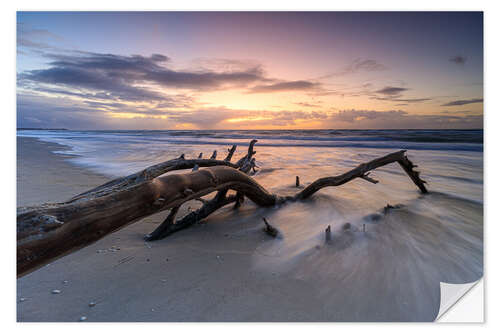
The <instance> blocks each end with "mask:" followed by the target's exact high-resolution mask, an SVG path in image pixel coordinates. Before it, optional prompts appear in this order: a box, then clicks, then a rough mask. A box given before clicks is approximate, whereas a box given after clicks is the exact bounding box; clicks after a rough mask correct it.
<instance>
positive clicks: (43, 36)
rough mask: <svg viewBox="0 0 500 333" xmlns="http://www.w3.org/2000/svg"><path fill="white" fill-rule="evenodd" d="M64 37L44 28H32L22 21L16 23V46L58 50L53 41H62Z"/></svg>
mask: <svg viewBox="0 0 500 333" xmlns="http://www.w3.org/2000/svg"><path fill="white" fill-rule="evenodd" d="M62 41H64V39H63V38H62V37H61V36H59V35H56V34H54V33H52V32H50V31H48V30H45V29H34V28H31V27H28V26H26V25H25V24H23V23H22V22H18V24H17V48H18V52H22V51H20V50H19V49H20V48H28V49H31V50H59V48H58V47H56V46H54V45H53V44H52V43H54V42H56V43H57V42H62Z"/></svg>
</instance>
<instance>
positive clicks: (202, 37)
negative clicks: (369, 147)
mask: <svg viewBox="0 0 500 333" xmlns="http://www.w3.org/2000/svg"><path fill="white" fill-rule="evenodd" d="M16 71H17V126H18V128H19V127H35V128H68V129H122V130H123V129H151V130H160V129H175V130H183V129H322V128H329V129H411V128H418V129H425V128H436V129H448V128H476V129H477V128H483V14H482V13H481V12H361V13H359V12H18V13H17V66H16Z"/></svg>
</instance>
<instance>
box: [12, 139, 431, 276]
mask: <svg viewBox="0 0 500 333" xmlns="http://www.w3.org/2000/svg"><path fill="white" fill-rule="evenodd" d="M256 142H257V140H252V141H251V142H250V145H249V148H248V152H247V154H246V155H245V156H244V157H243V158H241V159H240V160H239V161H238V162H237V163H234V164H233V163H231V162H230V160H231V158H232V156H233V154H234V152H235V150H236V146H233V147H232V148H231V149H229V151H228V155H227V157H226V158H225V159H224V160H217V159H216V156H217V153H216V152H214V153H213V154H212V156H211V158H210V159H202V158H201V157H202V154H200V155H199V157H198V158H197V159H191V160H189V159H186V158H185V156H184V154H183V155H181V156H180V157H179V158H177V159H174V160H170V161H166V162H163V163H160V164H157V165H154V166H152V167H149V168H147V169H144V170H142V171H141V172H138V173H135V174H133V175H130V176H127V177H122V178H118V179H115V180H113V181H110V182H108V183H106V184H103V185H101V186H98V187H96V188H94V189H92V190H90V191H87V192H84V193H82V194H79V195H77V196H75V197H73V198H71V199H70V200H68V201H66V202H62V203H56V204H44V205H41V206H37V207H21V208H18V214H17V274H18V277H19V276H22V275H24V274H27V273H29V272H31V271H33V270H35V269H37V268H39V267H41V266H43V265H45V264H47V263H49V262H51V261H53V260H55V259H57V258H58V257H61V256H64V255H66V254H69V253H71V252H74V251H76V250H78V249H80V248H82V247H85V246H87V245H89V244H91V243H93V242H95V241H97V240H99V239H100V238H102V237H104V236H106V235H107V234H109V233H112V232H114V231H117V230H119V229H121V228H123V227H125V226H127V225H129V224H131V223H134V222H136V221H139V220H140V219H142V218H144V217H146V216H149V215H152V214H155V213H158V212H160V211H164V210H169V209H170V214H169V215H168V217H167V218H166V219H165V221H164V222H163V223H162V224H161V225H160V226H159V227H158V228H157V229H156V230H155V231H153V232H152V233H151V234H149V235H147V236H146V240H155V239H161V238H164V237H165V236H168V235H170V234H172V233H174V232H176V231H179V230H181V229H184V228H186V227H189V226H191V225H193V224H195V223H197V222H199V221H201V220H202V219H204V218H206V217H207V216H209V215H210V214H212V213H213V212H215V211H216V210H218V209H219V208H221V207H223V206H226V205H228V204H231V203H234V204H235V208H237V207H239V206H240V205H241V204H242V202H243V199H244V197H247V198H249V199H250V200H251V201H253V202H254V203H255V204H257V205H259V206H263V207H271V206H274V205H278V204H283V203H286V202H290V201H296V200H303V199H306V198H308V197H310V196H311V195H313V194H314V193H315V192H317V191H319V190H320V189H322V188H324V187H328V186H339V185H342V184H345V183H347V182H349V181H351V180H353V179H356V178H361V179H363V180H367V181H370V182H372V183H376V182H377V181H375V180H373V179H372V178H370V177H368V174H369V171H370V170H373V169H376V168H379V167H382V166H384V165H387V164H390V163H394V162H397V163H398V164H399V165H400V166H401V167H402V168H403V169H404V170H405V172H406V173H407V174H408V176H409V177H410V179H411V180H412V181H413V182H414V183H415V185H416V186H417V187H418V188H419V189H420V191H421V192H422V193H427V189H426V188H425V185H424V183H425V182H424V181H423V180H421V179H420V177H419V173H418V172H417V171H415V170H413V169H414V167H415V166H414V165H413V164H412V162H411V161H410V160H408V158H407V157H406V156H405V151H404V150H401V151H398V152H395V153H392V154H388V155H386V156H383V157H381V158H378V159H375V160H372V161H370V162H368V163H363V164H361V165H359V166H358V167H356V168H354V169H352V170H350V171H348V172H346V173H344V174H341V175H338V176H334V177H325V178H320V179H317V180H316V181H314V182H313V183H311V184H310V185H308V186H306V187H304V188H303V189H302V190H301V191H299V192H297V193H296V194H295V195H294V196H280V195H277V194H272V193H270V192H268V191H267V190H266V189H265V188H263V187H262V186H261V185H259V184H258V183H257V182H256V181H255V180H254V179H253V178H252V177H250V176H249V173H250V172H251V171H254V172H255V171H256V164H255V158H254V157H253V155H254V154H255V153H256V152H255V151H254V145H255V143H256ZM201 167H203V169H198V168H201ZM186 169H192V170H195V171H190V172H188V173H184V174H171V175H166V176H162V177H159V176H161V175H162V174H164V173H167V172H169V171H173V170H186ZM229 190H233V191H236V194H233V195H228V191H229ZM212 192H217V193H216V195H215V196H214V197H213V198H212V199H211V200H205V199H203V198H202V197H203V196H206V195H207V194H210V193H212ZM190 200H199V201H201V202H203V205H202V207H201V208H199V209H197V210H195V211H192V212H190V213H189V214H187V215H186V216H184V217H183V218H181V219H179V220H176V215H177V212H178V210H179V208H180V206H181V205H182V204H184V203H185V202H188V201H190ZM266 224H267V223H266ZM267 225H268V224H267Z"/></svg>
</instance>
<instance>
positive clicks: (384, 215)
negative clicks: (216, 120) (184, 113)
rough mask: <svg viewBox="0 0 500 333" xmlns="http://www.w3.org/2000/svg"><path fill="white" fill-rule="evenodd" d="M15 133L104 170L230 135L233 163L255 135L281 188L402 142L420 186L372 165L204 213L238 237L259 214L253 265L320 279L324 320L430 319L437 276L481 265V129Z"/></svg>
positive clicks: (202, 148) (261, 173)
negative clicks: (364, 174)
mask: <svg viewBox="0 0 500 333" xmlns="http://www.w3.org/2000/svg"><path fill="white" fill-rule="evenodd" d="M17 136H18V137H31V138H37V139H38V140H41V141H46V142H52V143H58V144H61V145H63V146H65V148H64V149H60V150H56V151H55V153H58V154H65V155H68V154H69V155H72V156H73V158H71V159H69V161H70V163H74V164H76V165H78V166H80V167H83V168H86V169H88V170H91V171H93V172H96V173H100V174H103V175H106V176H110V177H120V176H125V175H128V174H131V173H134V172H137V171H140V170H142V169H143V168H145V167H148V166H150V165H153V164H156V163H160V162H163V161H165V160H169V159H172V158H176V157H178V156H180V155H181V154H185V156H186V158H195V157H198V155H199V154H200V153H203V156H205V157H207V158H208V157H210V156H211V155H212V153H213V151H214V150H215V151H217V156H218V157H219V158H222V157H225V155H226V153H227V149H228V148H230V147H231V146H232V145H233V144H236V145H237V146H238V147H237V150H236V153H235V156H234V157H233V160H234V161H236V160H237V159H238V158H240V157H241V156H243V155H244V154H245V153H246V150H247V147H248V142H249V141H250V140H252V139H257V140H258V142H257V144H256V145H255V150H256V151H257V154H256V155H255V158H256V162H257V166H258V171H257V173H256V174H255V175H253V177H254V178H255V179H256V180H257V181H258V182H259V183H260V184H261V185H262V186H264V187H265V188H266V189H268V190H269V191H270V192H273V193H278V194H282V195H290V194H293V193H295V192H296V191H298V190H299V189H298V188H297V187H296V186H295V178H296V176H299V178H300V182H301V186H304V185H307V184H309V183H311V182H313V181H314V180H315V179H317V178H320V177H326V176H335V175H339V174H342V173H344V172H346V171H348V170H350V169H351V168H354V167H356V166H357V165H359V164H360V163H364V162H367V161H370V160H372V159H374V158H377V157H380V156H383V155H385V154H388V153H391V152H394V151H398V150H401V149H405V150H407V156H408V157H409V159H410V160H411V161H412V162H413V163H414V164H416V165H418V168H417V169H418V170H419V171H420V172H421V178H422V179H424V180H425V181H427V186H428V189H429V194H425V195H424V194H421V193H420V192H419V191H418V188H417V187H416V186H415V185H414V184H413V183H412V182H411V180H410V179H409V178H408V176H407V175H406V174H405V173H404V171H403V170H402V169H401V168H400V167H399V165H397V163H395V164H393V165H387V166H384V167H381V168H379V169H376V170H373V171H372V173H371V174H370V177H372V178H374V179H376V180H378V181H379V183H377V184H372V183H370V182H367V181H365V180H363V179H356V180H354V181H351V182H349V183H347V184H345V185H343V186H339V187H329V188H324V189H322V190H321V191H319V192H317V193H316V194H315V195H314V196H313V197H311V198H310V199H308V200H306V201H304V202H297V203H292V204H287V205H285V206H283V207H275V208H260V207H257V206H256V205H254V204H252V203H248V202H247V203H246V204H245V205H244V206H243V208H242V214H240V215H238V214H236V215H235V214H234V213H233V212H231V211H230V208H226V209H225V210H221V211H220V212H218V213H216V214H214V215H213V216H211V217H210V218H209V219H208V222H214V223H217V222H219V223H220V222H221V221H224V223H226V222H227V223H231V228H233V229H232V230H233V231H234V233H235V234H236V235H239V237H245V235H246V234H248V233H252V232H261V228H262V221H261V218H262V217H266V219H267V220H268V221H270V222H272V224H273V225H274V226H275V227H277V228H278V229H279V231H280V237H279V239H277V240H273V241H268V242H263V243H262V244H258V245H256V248H255V252H254V254H253V265H254V268H255V269H256V270H263V271H266V270H268V271H269V270H272V271H273V272H279V273H282V274H288V275H289V276H293V277H295V278H296V279H298V280H299V281H308V282H311V283H312V282H314V283H316V284H318V285H320V286H323V287H322V288H320V290H322V292H321V293H318V295H317V297H318V300H319V301H321V302H323V304H324V306H325V311H329V310H331V312H332V320H339V321H430V320H434V319H435V318H436V316H437V314H438V312H439V305H440V300H441V295H440V282H446V283H470V282H474V281H477V280H478V279H480V278H481V277H482V275H483V191H484V187H483V130H333V129H332V130H246V131H243V130H196V131H194V130H193V131H187V130H182V131H180V130H178V131H175V130H171V131H170V130H168V131H167V130H166V131H147V130H143V131H73V130H19V131H18V132H17ZM387 205H390V206H392V207H395V208H389V209H387V208H386V207H387ZM347 225H348V226H349V227H348V228H347V227H346V226H347ZM328 226H330V227H331V230H332V240H331V241H330V242H326V240H325V229H326V228H327V227H328ZM183 232H189V231H188V230H186V231H183ZM339 304H342V307H339ZM380 304H384V306H380Z"/></svg>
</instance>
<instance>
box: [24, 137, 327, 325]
mask: <svg viewBox="0 0 500 333" xmlns="http://www.w3.org/2000/svg"><path fill="white" fill-rule="evenodd" d="M17 140H18V143H17V144H18V155H17V156H18V157H17V163H18V179H17V184H18V193H17V198H18V204H17V205H18V206H21V205H32V204H38V203H42V202H57V201H61V200H64V199H67V198H69V197H71V196H73V195H75V194H78V193H80V192H83V191H85V190H87V189H90V188H92V187H94V186H97V185H99V184H102V183H104V182H105V181H107V180H108V178H107V177H105V176H101V175H98V174H93V173H91V172H89V171H87V170H84V169H82V168H79V167H76V166H74V165H72V164H70V163H68V159H69V158H71V156H65V155H60V154H54V153H51V150H53V149H54V148H56V149H57V150H63V149H65V147H63V146H59V147H56V146H57V145H54V144H49V143H44V142H40V141H37V140H35V139H29V138H18V139H17ZM248 206H249V205H245V206H244V207H243V209H242V210H241V211H240V212H239V214H243V215H244V214H245V209H253V208H252V207H251V206H250V207H248ZM225 214H233V213H232V212H231V210H230V209H229V208H228V209H226V210H225ZM165 215H166V212H164V213H161V214H158V215H155V216H150V217H148V218H146V219H144V220H142V221H140V222H138V223H135V224H132V225H130V226H128V227H126V228H124V229H121V230H120V231H118V232H115V233H113V234H111V235H108V236H107V237H105V238H103V239H101V240H100V241H98V242H96V243H94V244H92V245H90V246H88V247H86V248H84V249H82V250H80V251H77V252H75V253H72V254H70V255H67V256H65V257H63V258H61V259H59V260H57V261H55V262H53V263H51V264H49V265H47V266H45V267H43V268H41V269H39V270H37V271H34V272H32V273H30V274H28V275H26V276H24V277H22V278H20V279H18V280H17V320H18V321H49V322H51V321H68V322H74V321H79V320H80V318H81V317H83V316H85V317H86V318H87V319H86V320H87V321H128V322H131V321H329V320H331V313H332V311H334V309H328V308H325V307H324V305H323V303H322V302H321V301H319V300H318V299H317V298H316V296H314V295H317V294H318V290H316V289H317V286H315V285H314V283H313V282H309V283H308V282H305V281H304V280H302V279H300V278H296V277H289V276H287V275H286V274H282V273H280V272H274V271H273V270H272V269H270V270H256V269H255V268H254V265H252V254H253V253H254V252H255V249H256V248H257V246H259V245H260V244H262V243H263V242H266V241H269V237H268V236H267V235H265V234H264V233H263V232H247V233H244V234H242V233H241V232H240V229H239V228H238V226H237V225H235V224H231V223H223V221H222V219H216V220H215V221H210V223H204V224H200V225H196V226H194V227H192V228H190V229H189V230H186V231H181V232H179V233H177V234H174V235H172V236H170V237H168V238H166V239H164V240H161V241H156V242H151V243H146V242H144V241H143V236H144V235H145V234H147V233H148V232H150V231H152V230H153V229H154V228H155V227H156V225H157V223H159V222H161V221H162V219H163V217H164V216H165ZM253 223H254V224H255V226H259V225H260V224H259V223H260V222H257V221H254V222H253ZM53 290H60V293H59V294H53V293H52V291H53ZM313 290H314V292H313ZM91 302H94V303H95V306H89V303H91Z"/></svg>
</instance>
